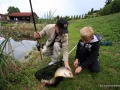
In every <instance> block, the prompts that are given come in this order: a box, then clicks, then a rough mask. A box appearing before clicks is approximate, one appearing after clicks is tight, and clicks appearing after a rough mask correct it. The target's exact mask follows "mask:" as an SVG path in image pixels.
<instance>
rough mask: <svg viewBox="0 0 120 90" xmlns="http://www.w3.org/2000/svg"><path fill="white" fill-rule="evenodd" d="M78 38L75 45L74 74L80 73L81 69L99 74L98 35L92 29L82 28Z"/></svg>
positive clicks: (99, 38) (99, 37)
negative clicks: (87, 69)
mask: <svg viewBox="0 0 120 90" xmlns="http://www.w3.org/2000/svg"><path fill="white" fill-rule="evenodd" d="M80 37H81V39H80V40H79V42H78V44H77V50H76V56H75V58H76V60H75V62H74V66H75V67H76V69H75V73H80V72H81V70H82V69H83V68H89V69H90V70H91V71H92V72H99V71H100V65H99V59H98V56H99V48H100V44H99V42H100V40H101V39H102V38H101V36H100V35H98V34H94V31H93V29H92V27H90V26H88V27H84V28H82V29H81V30H80Z"/></svg>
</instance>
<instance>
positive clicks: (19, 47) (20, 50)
mask: <svg viewBox="0 0 120 90" xmlns="http://www.w3.org/2000/svg"><path fill="white" fill-rule="evenodd" d="M1 41H2V40H1ZM1 41H0V42H1ZM36 43H37V42H36V41H32V40H22V41H14V40H13V39H12V38H10V42H8V43H7V45H6V49H5V52H6V53H9V52H10V53H11V52H13V53H11V55H12V56H14V58H15V59H17V60H21V59H23V58H24V56H25V55H26V54H28V53H29V52H30V51H31V50H32V49H33V48H34V47H35V48H36V46H35V45H36Z"/></svg>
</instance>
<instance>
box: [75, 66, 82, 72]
mask: <svg viewBox="0 0 120 90" xmlns="http://www.w3.org/2000/svg"><path fill="white" fill-rule="evenodd" d="M81 70H82V67H81V66H79V67H77V68H76V69H75V73H76V74H77V73H80V72H81Z"/></svg>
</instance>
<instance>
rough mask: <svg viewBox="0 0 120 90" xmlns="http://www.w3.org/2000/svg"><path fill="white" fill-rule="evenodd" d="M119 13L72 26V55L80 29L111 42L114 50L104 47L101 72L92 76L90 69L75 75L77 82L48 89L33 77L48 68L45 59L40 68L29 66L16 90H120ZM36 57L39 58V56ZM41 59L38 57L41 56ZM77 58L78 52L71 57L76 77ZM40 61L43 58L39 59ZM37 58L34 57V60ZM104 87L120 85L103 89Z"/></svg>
mask: <svg viewBox="0 0 120 90" xmlns="http://www.w3.org/2000/svg"><path fill="white" fill-rule="evenodd" d="M119 20H120V13H117V14H113V15H108V16H102V17H96V18H90V19H83V20H76V21H70V22H69V51H70V50H71V49H72V48H73V47H74V46H75V45H76V44H77V42H78V40H79V38H80V37H79V29H81V28H82V27H84V26H92V27H93V29H94V31H95V33H98V34H101V35H102V37H103V40H111V41H112V42H113V45H112V46H101V48H100V56H99V58H100V67H101V72H99V73H91V72H90V71H89V70H88V69H83V70H82V72H81V73H80V74H79V75H75V77H74V79H64V80H63V81H62V82H61V83H60V84H59V85H58V87H57V88H49V89H48V88H46V87H44V86H43V85H42V84H41V82H40V81H38V80H36V79H35V77H34V73H35V72H36V71H37V70H38V69H39V68H42V67H44V66H45V65H47V64H48V62H49V61H50V60H48V59H49V58H44V60H43V61H40V63H37V65H29V64H28V65H29V67H27V68H25V70H23V71H22V73H23V74H21V75H22V76H20V75H18V76H17V77H19V76H20V77H22V81H21V82H20V83H19V84H16V86H12V88H13V89H16V88H17V90H18V88H20V89H19V90H23V89H22V88H23V87H25V88H24V90H37V89H36V87H37V88H38V89H39V90H119V89H120V58H119V57H120V47H119V45H120V42H117V41H120V21H119ZM36 56H37V55H36ZM38 56H39V55H38ZM74 56H75V49H74V50H73V51H72V53H70V57H69V61H70V66H71V68H72V70H73V73H74V70H75V68H74V66H73V62H74ZM39 58H40V57H39ZM35 59H36V57H35V56H34V57H33V60H35ZM23 75H24V76H23ZM104 85H119V87H118V86H113V87H112V86H104Z"/></svg>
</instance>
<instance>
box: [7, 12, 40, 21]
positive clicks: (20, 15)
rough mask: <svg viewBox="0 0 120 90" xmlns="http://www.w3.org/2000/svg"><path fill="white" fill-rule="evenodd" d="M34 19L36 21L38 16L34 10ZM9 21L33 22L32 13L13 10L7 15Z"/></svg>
mask: <svg viewBox="0 0 120 90" xmlns="http://www.w3.org/2000/svg"><path fill="white" fill-rule="evenodd" d="M33 14H34V19H35V21H37V19H38V18H39V17H38V16H37V14H36V13H35V12H34V13H33ZM8 17H9V20H10V21H18V22H33V18H32V13H31V12H14V13H11V14H9V15H8Z"/></svg>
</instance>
